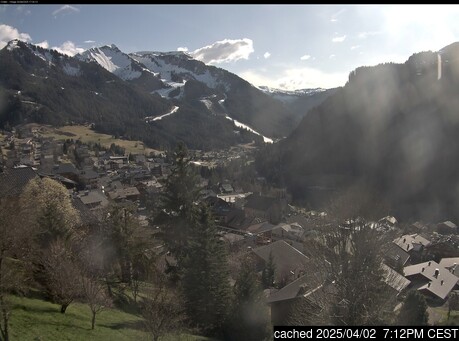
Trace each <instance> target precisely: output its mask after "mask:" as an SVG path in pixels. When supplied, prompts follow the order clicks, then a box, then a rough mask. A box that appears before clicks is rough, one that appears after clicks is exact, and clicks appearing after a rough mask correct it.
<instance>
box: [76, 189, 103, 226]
mask: <svg viewBox="0 0 459 341" xmlns="http://www.w3.org/2000/svg"><path fill="white" fill-rule="evenodd" d="M72 205H73V207H74V208H75V209H76V210H77V211H78V214H79V215H80V219H81V222H82V223H83V224H91V223H94V222H97V218H96V216H95V215H94V214H93V213H92V212H91V210H90V209H89V208H88V207H87V206H86V205H85V204H84V203H83V202H82V201H81V199H80V198H78V197H76V196H73V197H72Z"/></svg>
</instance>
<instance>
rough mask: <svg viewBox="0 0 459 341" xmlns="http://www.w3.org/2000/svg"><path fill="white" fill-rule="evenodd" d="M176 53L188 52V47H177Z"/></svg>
mask: <svg viewBox="0 0 459 341" xmlns="http://www.w3.org/2000/svg"><path fill="white" fill-rule="evenodd" d="M177 51H181V52H188V47H177Z"/></svg>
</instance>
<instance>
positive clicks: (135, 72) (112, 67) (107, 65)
mask: <svg viewBox="0 0 459 341" xmlns="http://www.w3.org/2000/svg"><path fill="white" fill-rule="evenodd" d="M77 58H79V59H80V60H84V61H95V62H96V63H98V64H99V65H100V66H102V67H103V68H104V69H105V70H107V71H110V72H111V73H113V74H115V75H116V76H118V77H120V78H121V79H123V80H132V79H136V78H139V77H140V76H141V75H142V67H141V66H139V65H138V63H137V62H136V61H134V60H133V59H132V58H131V57H130V56H129V55H127V54H125V53H123V52H121V51H120V49H118V47H117V46H116V45H114V44H111V45H105V46H102V47H93V48H90V49H89V50H86V51H84V52H82V53H81V54H79V55H77Z"/></svg>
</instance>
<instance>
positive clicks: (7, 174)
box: [0, 167, 38, 197]
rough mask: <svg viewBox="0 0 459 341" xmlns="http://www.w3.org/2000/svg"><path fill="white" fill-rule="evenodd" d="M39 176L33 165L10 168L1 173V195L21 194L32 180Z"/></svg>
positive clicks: (12, 195)
mask: <svg viewBox="0 0 459 341" xmlns="http://www.w3.org/2000/svg"><path fill="white" fill-rule="evenodd" d="M35 178H38V175H37V173H35V171H34V170H33V169H32V168H31V167H21V168H10V169H6V170H5V171H4V172H3V173H0V197H14V196H19V195H20V194H21V193H22V191H23V190H24V187H25V186H26V185H27V184H28V183H29V181H30V180H32V179H35Z"/></svg>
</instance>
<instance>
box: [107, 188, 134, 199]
mask: <svg viewBox="0 0 459 341" xmlns="http://www.w3.org/2000/svg"><path fill="white" fill-rule="evenodd" d="M108 196H109V198H110V199H112V200H115V201H121V200H125V199H128V200H132V201H135V200H138V199H139V197H140V192H139V190H138V189H137V188H136V187H123V188H119V189H115V190H112V191H110V192H108Z"/></svg>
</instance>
